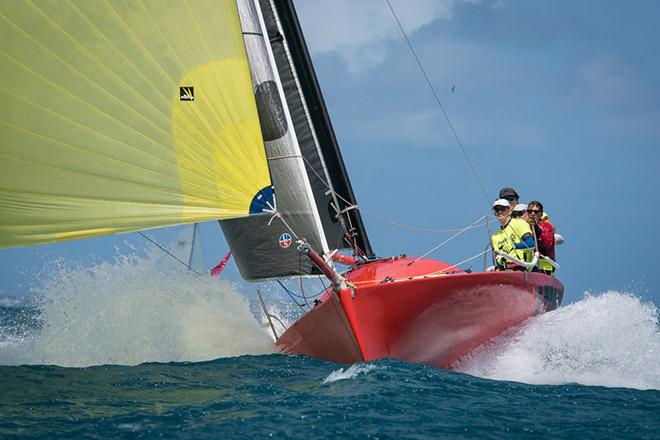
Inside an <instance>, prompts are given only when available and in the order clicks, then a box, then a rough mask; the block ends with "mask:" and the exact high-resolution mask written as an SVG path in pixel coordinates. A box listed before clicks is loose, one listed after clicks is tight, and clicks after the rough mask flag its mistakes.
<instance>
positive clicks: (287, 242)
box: [280, 232, 293, 249]
mask: <svg viewBox="0 0 660 440" xmlns="http://www.w3.org/2000/svg"><path fill="white" fill-rule="evenodd" d="M292 241H293V240H291V235H289V234H287V233H286V232H285V233H284V234H282V235H280V247H281V248H284V249H286V248H288V247H289V246H291V242H292Z"/></svg>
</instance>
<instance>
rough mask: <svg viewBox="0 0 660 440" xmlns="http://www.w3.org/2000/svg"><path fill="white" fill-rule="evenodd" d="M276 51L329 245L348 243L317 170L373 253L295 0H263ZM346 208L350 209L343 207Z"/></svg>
mask: <svg viewBox="0 0 660 440" xmlns="http://www.w3.org/2000/svg"><path fill="white" fill-rule="evenodd" d="M259 2H260V4H261V9H262V11H263V14H264V21H265V23H266V28H267V29H268V34H269V40H270V44H271V47H272V50H273V53H274V54H275V60H276V62H277V67H278V71H279V74H280V78H281V80H282V84H283V86H284V90H285V94H286V99H287V103H288V104H289V107H290V109H291V115H292V117H293V121H294V125H295V129H296V133H297V134H298V139H299V143H300V148H301V151H302V154H303V155H304V156H305V157H306V158H307V160H308V162H309V163H310V164H311V165H312V168H313V169H314V171H312V170H310V169H309V167H308V169H307V172H308V175H309V180H310V182H311V185H312V189H313V191H314V196H315V199H316V201H317V206H318V210H319V213H320V215H321V220H322V221H323V227H324V230H325V233H326V238H327V240H328V244H329V246H330V248H345V247H346V244H345V243H344V241H343V231H342V229H341V227H340V224H339V223H337V222H336V220H337V218H336V217H335V212H334V209H332V210H330V211H329V210H328V205H329V203H330V202H331V201H332V200H331V196H329V195H325V192H326V190H327V187H326V186H325V184H323V183H321V181H320V179H319V178H318V176H317V174H318V175H321V176H323V177H324V178H326V179H328V180H327V181H328V182H329V183H330V185H331V187H332V188H333V190H334V191H335V192H336V193H337V194H339V195H340V196H341V198H343V199H345V200H347V201H348V203H346V202H344V201H343V200H341V198H339V199H338V200H335V203H336V204H338V205H339V210H340V211H343V212H344V214H343V220H344V224H345V226H346V228H347V229H350V230H352V231H353V232H354V233H355V239H356V243H357V245H358V247H359V248H360V249H362V250H363V251H364V253H365V254H366V255H368V256H371V255H373V250H372V248H371V244H370V243H369V238H368V237H367V233H366V230H365V227H364V223H363V221H362V217H361V215H360V212H359V211H358V210H356V209H348V210H347V208H349V207H350V206H356V205H357V202H356V200H355V194H354V193H353V188H352V187H351V183H350V180H349V178H348V173H347V171H346V166H345V164H344V160H343V158H342V155H341V151H340V150H339V144H338V142H337V138H336V136H335V133H334V130H333V128H332V123H331V122H330V117H329V114H328V111H327V108H326V106H325V101H324V100H323V95H322V94H321V88H320V86H319V83H318V80H317V78H316V73H315V71H314V67H313V66H312V61H311V57H310V55H309V52H308V50H307V45H306V43H305V40H304V37H303V34H302V30H301V28H300V23H299V22H298V17H297V15H296V11H295V9H294V7H293V4H292V2H291V0H259ZM345 210H346V211H345Z"/></svg>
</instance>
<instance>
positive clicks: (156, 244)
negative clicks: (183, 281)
mask: <svg viewBox="0 0 660 440" xmlns="http://www.w3.org/2000/svg"><path fill="white" fill-rule="evenodd" d="M137 233H138V234H140V235H141V236H143V237H144V238H146V239H147V240H149V241H150V242H151V243H152V244H154V245H155V246H156V247H157V248H158V249H160V250H161V251H163V252H165V253H166V254H167V255H169V256H170V257H172V258H174V259H175V260H176V261H178V262H179V263H181V264H183V265H184V266H186V267H187V268H188V269H189V270H190V271H192V272H194V273H195V274H196V275H197V276H200V277H201V276H202V274H201V273H199V272H197V271H196V270H195V269H193V268H192V267H190V266H189V265H188V263H185V262H183V261H181V260H180V259H179V258H178V257H177V256H176V255H174V254H172V253H171V252H170V251H168V250H167V249H165V248H164V247H163V246H161V245H160V244H158V243H156V241H154V240H152V239H151V238H150V237H149V236H147V235H145V234H143V233H142V232H140V231H137Z"/></svg>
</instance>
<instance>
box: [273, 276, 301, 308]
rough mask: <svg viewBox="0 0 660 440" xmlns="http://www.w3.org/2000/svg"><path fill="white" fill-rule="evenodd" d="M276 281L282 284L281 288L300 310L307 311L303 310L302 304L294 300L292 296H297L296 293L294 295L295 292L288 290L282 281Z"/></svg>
mask: <svg viewBox="0 0 660 440" xmlns="http://www.w3.org/2000/svg"><path fill="white" fill-rule="evenodd" d="M277 282H278V283H279V285H280V286H282V289H284V291H285V292H286V293H288V294H289V297H290V298H291V301H293V302H294V303H296V305H297V306H298V307H300V310H302V311H303V312H307V310H305V309H304V308H303V306H302V305H301V304H299V303H298V301H296V299H295V298H294V295H295V296H298V295H296V294H295V293H293V292H292V291H290V290H289V289H288V288H287V287H286V286H285V285H284V284H282V281H280V280H277Z"/></svg>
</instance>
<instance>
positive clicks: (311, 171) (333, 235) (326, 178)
mask: <svg viewBox="0 0 660 440" xmlns="http://www.w3.org/2000/svg"><path fill="white" fill-rule="evenodd" d="M259 4H260V5H261V12H262V15H263V18H264V24H265V26H266V31H267V32H268V39H269V41H270V46H271V49H272V51H273V57H274V59H275V63H276V65H277V72H278V74H279V78H280V81H281V83H282V88H283V89H284V96H285V99H286V103H287V106H288V108H289V112H290V114H291V120H292V122H293V126H294V129H295V132H296V137H297V139H298V145H299V146H300V152H301V154H302V155H303V157H304V158H305V165H306V166H307V168H306V171H307V176H308V178H309V182H310V185H311V188H312V192H313V194H314V200H315V201H316V207H317V209H318V212H319V215H320V217H321V223H322V224H323V230H324V232H325V237H326V240H327V241H328V247H329V248H330V249H341V248H345V247H346V243H345V242H344V232H345V230H346V227H345V226H344V225H342V223H341V222H340V221H341V220H343V219H342V218H341V217H338V216H337V209H336V206H338V201H337V200H336V197H335V196H334V194H333V193H332V192H330V191H328V190H329V189H333V190H334V188H333V187H332V179H331V177H330V175H329V173H328V170H327V167H326V165H325V161H324V158H323V156H322V155H321V150H320V145H319V141H318V138H317V135H316V130H315V128H314V124H313V122H312V118H311V114H310V111H309V107H308V106H307V100H306V99H305V96H304V94H303V91H302V87H301V85H300V83H299V81H298V78H297V74H296V70H295V67H294V64H293V60H292V57H291V53H290V51H289V44H288V41H287V38H286V37H285V36H284V35H283V33H282V29H281V28H280V25H279V23H278V21H279V17H278V16H277V13H276V11H275V10H274V9H273V7H272V5H271V3H270V1H269V0H260V2H259Z"/></svg>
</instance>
